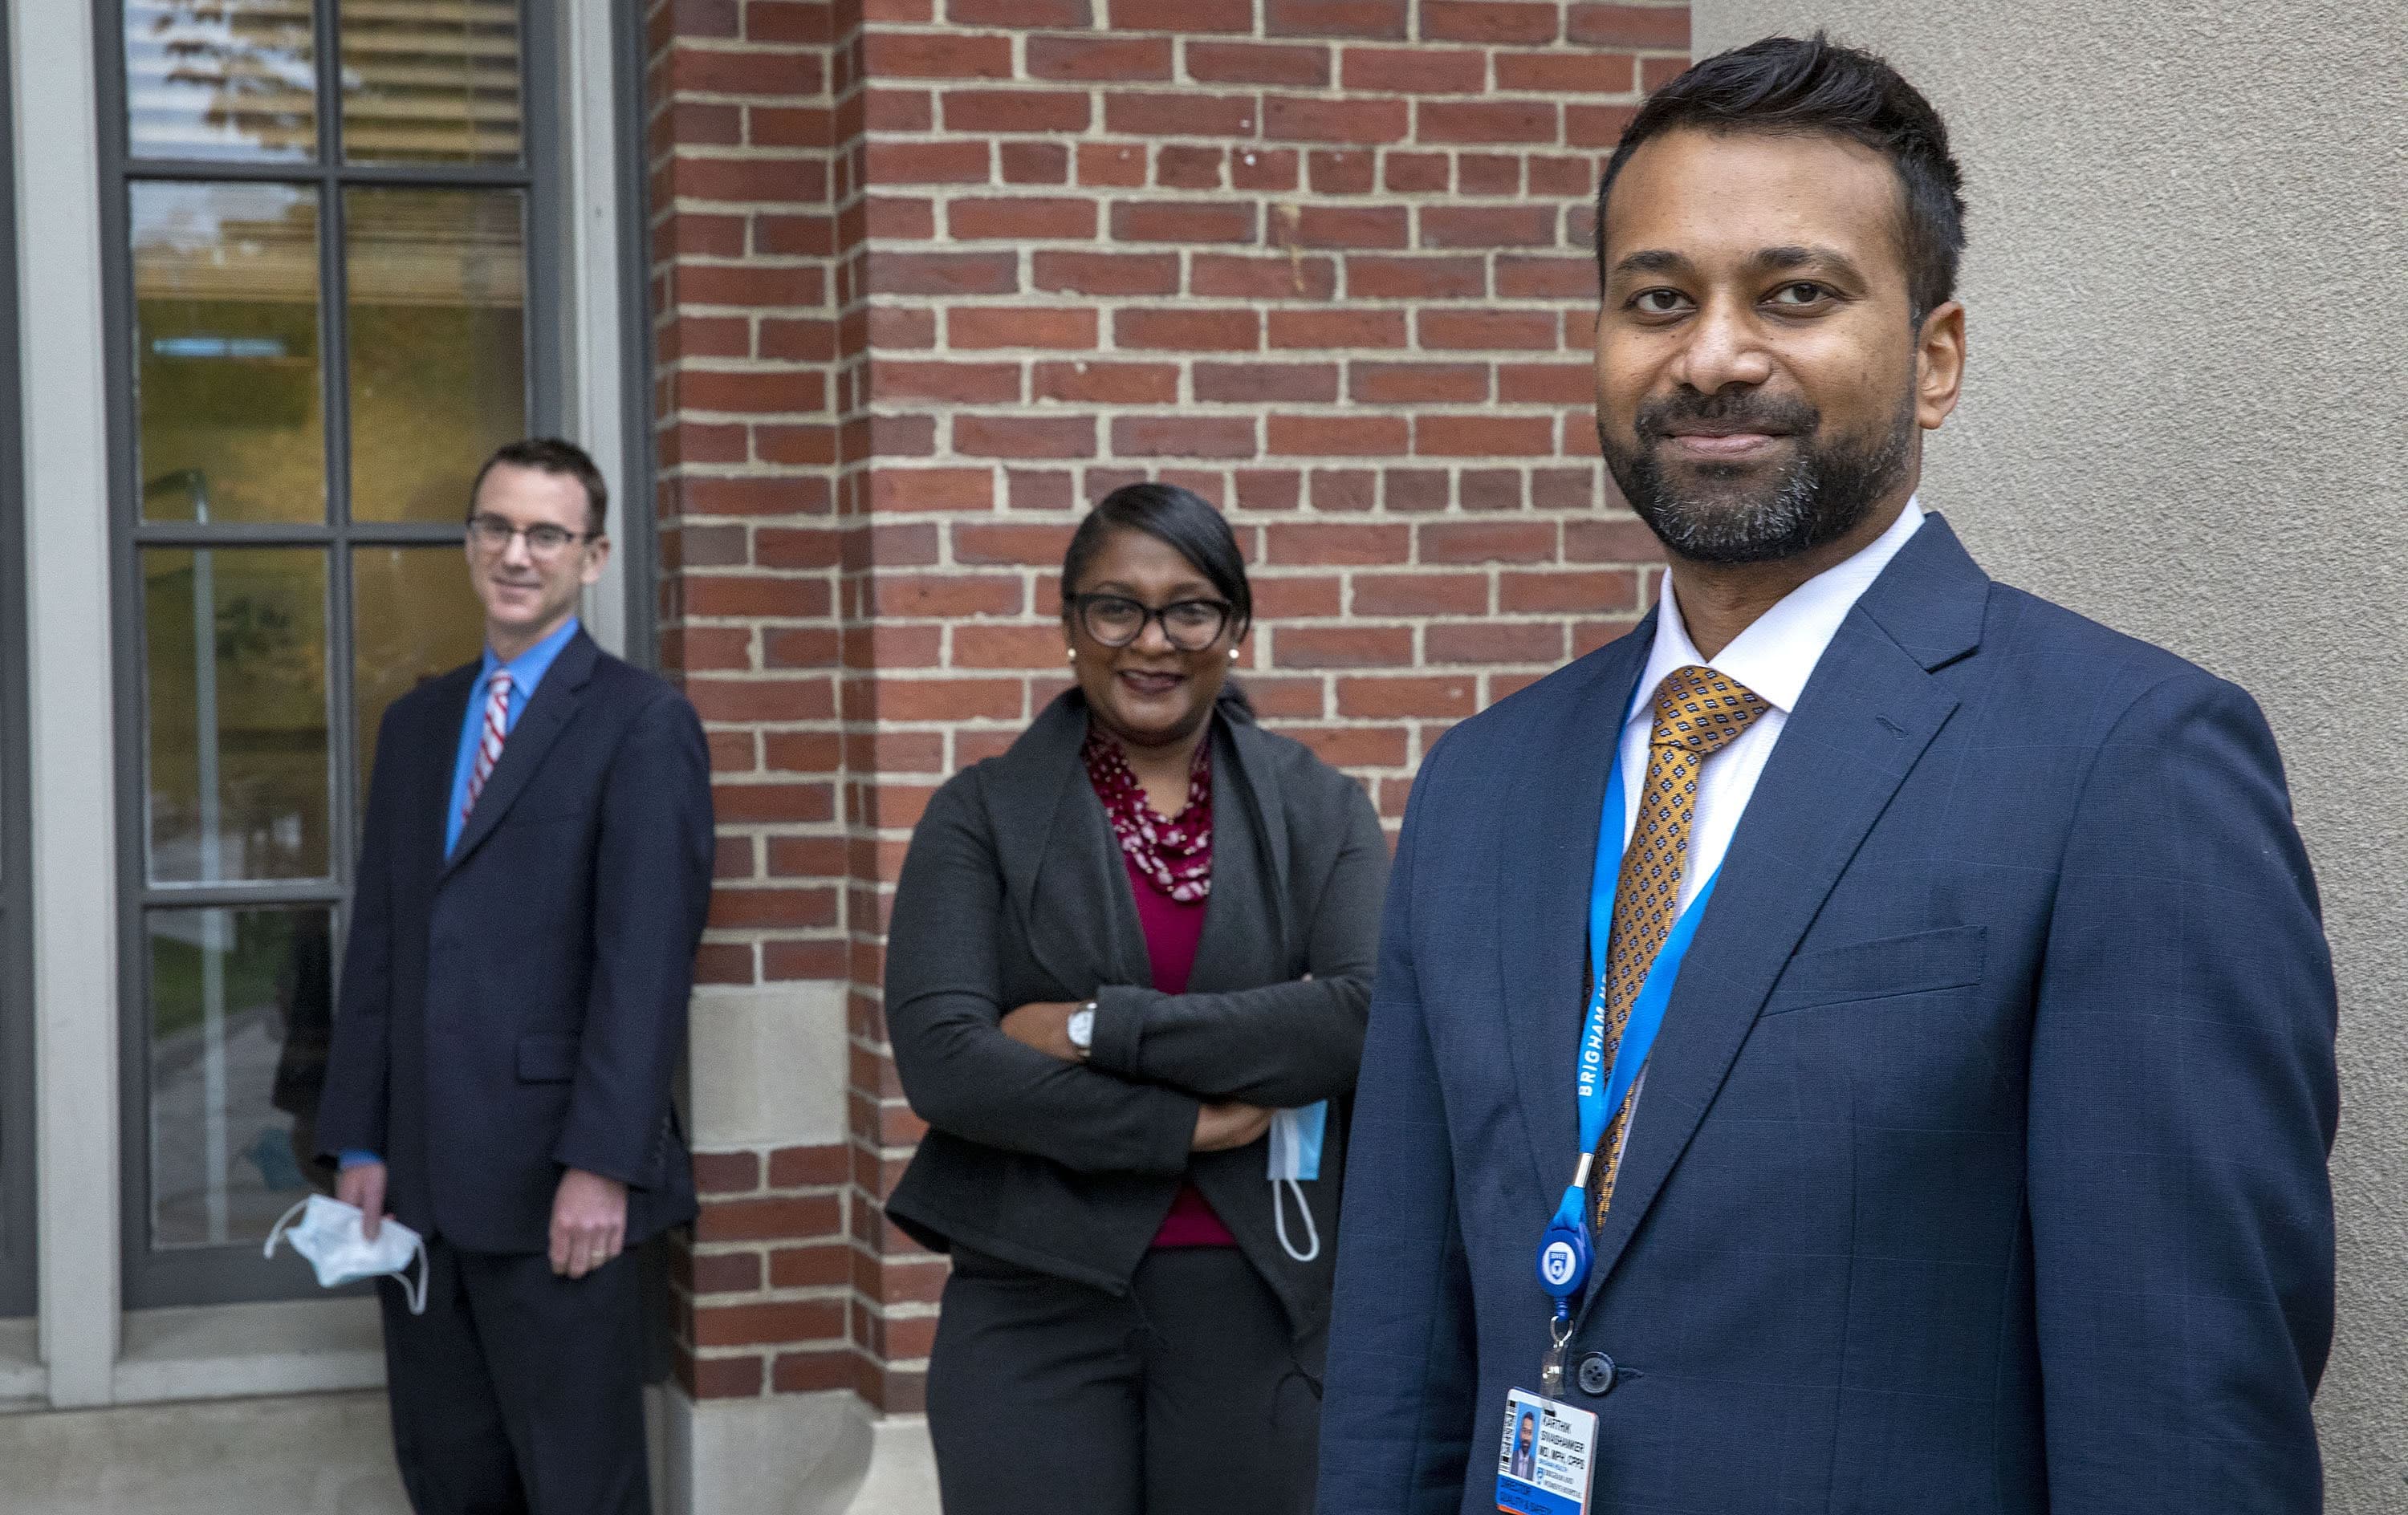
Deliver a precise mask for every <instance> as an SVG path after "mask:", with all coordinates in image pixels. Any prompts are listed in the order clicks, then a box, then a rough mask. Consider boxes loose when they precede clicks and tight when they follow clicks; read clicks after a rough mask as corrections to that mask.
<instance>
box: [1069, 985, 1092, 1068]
mask: <svg viewBox="0 0 2408 1515" xmlns="http://www.w3.org/2000/svg"><path fill="white" fill-rule="evenodd" d="M1062 1031H1063V1034H1064V1035H1066V1036H1068V1037H1069V1038H1070V1045H1071V1046H1073V1047H1076V1048H1077V1049H1078V1050H1079V1055H1080V1056H1081V1057H1084V1056H1086V1055H1087V1054H1088V1053H1089V1052H1092V1051H1094V1050H1096V1002H1095V1001H1094V1000H1092V999H1091V1000H1089V1001H1087V1003H1085V1004H1084V1005H1082V1006H1080V1007H1079V1008H1077V1009H1075V1010H1072V1011H1071V1012H1070V1019H1069V1020H1068V1022H1066V1023H1065V1024H1064V1025H1063V1027H1062Z"/></svg>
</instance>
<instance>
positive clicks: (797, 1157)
mask: <svg viewBox="0 0 2408 1515" xmlns="http://www.w3.org/2000/svg"><path fill="white" fill-rule="evenodd" d="M852 1165H853V1154H852V1151H851V1150H850V1149H848V1148H845V1147H842V1146H835V1145H830V1146H814V1147H781V1148H779V1149H778V1150H777V1151H774V1152H771V1153H770V1154H769V1187H770V1188H772V1189H825V1188H832V1187H834V1186H836V1185H838V1184H840V1183H843V1182H844V1181H845V1179H846V1178H847V1176H848V1175H850V1174H851V1172H852V1171H853V1167H852ZM779 1287H781V1288H785V1287H788V1286H787V1285H783V1284H781V1285H780V1286H779Z"/></svg>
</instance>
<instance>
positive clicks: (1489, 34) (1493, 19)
mask: <svg viewBox="0 0 2408 1515" xmlns="http://www.w3.org/2000/svg"><path fill="white" fill-rule="evenodd" d="M1421 22H1422V36H1423V37H1425V38H1426V39H1428V40H1431V41H1443V42H1553V41H1554V40H1555V36H1556V33H1557V31H1558V30H1559V28H1560V26H1561V24H1562V22H1561V20H1560V16H1559V7H1557V6H1555V4H1553V3H1552V0H1549V3H1544V4H1540V3H1533V0H1422V9H1421Z"/></svg>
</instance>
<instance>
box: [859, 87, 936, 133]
mask: <svg viewBox="0 0 2408 1515" xmlns="http://www.w3.org/2000/svg"><path fill="white" fill-rule="evenodd" d="M861 109H862V125H863V126H865V127H866V128H867V129H868V130H870V131H873V132H931V131H934V130H936V127H937V111H936V101H935V97H934V96H932V95H931V94H929V93H928V92H927V91H925V90H865V91H863V92H862V97H861Z"/></svg>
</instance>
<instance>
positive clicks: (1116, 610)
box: [1070, 594, 1231, 652]
mask: <svg viewBox="0 0 2408 1515" xmlns="http://www.w3.org/2000/svg"><path fill="white" fill-rule="evenodd" d="M1070 606H1071V608H1072V609H1073V610H1074V611H1075V612H1076V613H1077V615H1078V618H1079V629H1080V630H1082V631H1083V632H1085V633H1086V634H1087V635H1088V636H1091V637H1093V638H1095V639H1096V640H1097V641H1098V642H1101V643H1102V644H1103V645H1104V646H1106V647H1126V646H1128V644H1129V643H1131V642H1133V641H1136V640H1137V639H1138V638H1139V637H1140V636H1144V635H1145V623H1146V622H1149V621H1159V622H1162V635H1163V636H1167V637H1168V638H1169V639H1170V645H1171V646H1173V647H1175V648H1177V649H1179V650H1181V651H1182V652H1201V651H1203V650H1205V649H1206V648H1208V647H1210V646H1211V645H1212V644H1213V643H1214V642H1217V641H1219V640H1220V639H1221V634H1222V633H1223V632H1224V631H1226V630H1227V629H1228V627H1229V611H1230V608H1231V607H1230V605H1229V602H1228V601H1226V600H1173V601H1172V602H1171V603H1170V604H1168V605H1166V606H1163V607H1160V608H1159V609H1156V608H1155V607H1152V606H1148V605H1140V603H1138V602H1137V601H1135V600H1133V599H1130V598H1129V597H1128V596H1127V595H1125V594H1074V595H1072V596H1071V597H1070Z"/></svg>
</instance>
